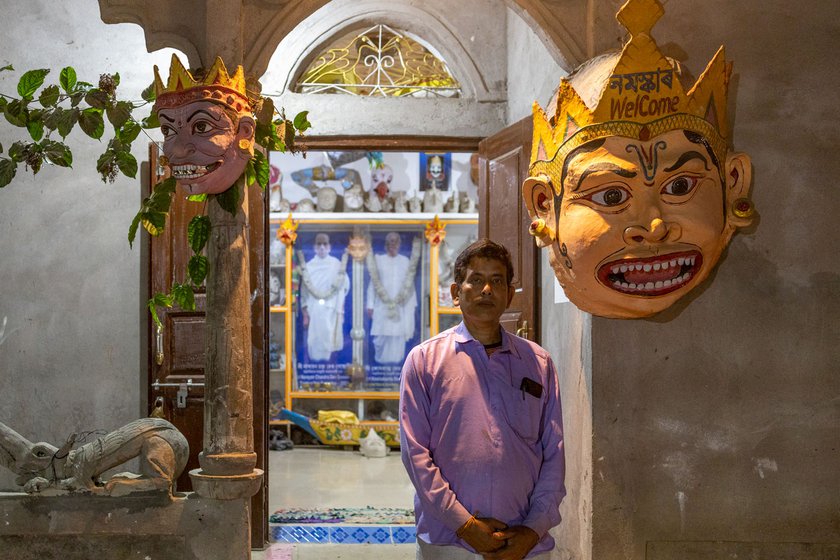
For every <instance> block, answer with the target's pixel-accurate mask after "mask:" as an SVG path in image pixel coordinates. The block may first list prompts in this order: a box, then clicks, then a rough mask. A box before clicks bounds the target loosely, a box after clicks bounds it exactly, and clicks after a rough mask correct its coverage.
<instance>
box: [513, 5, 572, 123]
mask: <svg viewBox="0 0 840 560" xmlns="http://www.w3.org/2000/svg"><path fill="white" fill-rule="evenodd" d="M507 68H508V73H507V124H513V123H515V122H517V121H518V120H520V119H523V118H525V117H530V116H531V115H532V110H531V108H532V106H533V103H534V101H537V102H539V104H540V105H541V106H543V107H545V106H546V105H547V104H548V102H549V101H550V100H551V96H552V95H554V91H555V90H556V89H557V85H558V84H559V83H560V78H561V77H563V76H565V75H566V74H568V72H569V71H570V70H572V69H571V68H565V69H564V68H563V66H562V65H561V62H560V61H559V60H557V59H555V58H554V57H553V56H552V53H551V52H550V51H549V50H548V49H547V48H546V46H545V45H544V44H543V43H542V42H540V40H539V38H538V37H537V35H536V33H535V32H534V29H532V28H531V27H529V25H528V23H527V22H526V21H524V20H523V19H522V17H520V15H518V14H517V12H514V11H513V10H511V9H508V10H507Z"/></svg>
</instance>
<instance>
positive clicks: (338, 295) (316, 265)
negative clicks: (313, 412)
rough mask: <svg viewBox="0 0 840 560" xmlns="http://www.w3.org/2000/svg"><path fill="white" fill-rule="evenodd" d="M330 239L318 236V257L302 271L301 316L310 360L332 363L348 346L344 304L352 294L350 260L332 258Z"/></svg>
mask: <svg viewBox="0 0 840 560" xmlns="http://www.w3.org/2000/svg"><path fill="white" fill-rule="evenodd" d="M331 248H332V247H331V246H330V237H329V236H328V235H327V234H326V233H319V234H318V235H316V236H315V256H314V257H312V258H311V259H310V260H308V261H307V262H306V264H305V266H303V267H301V280H302V282H301V289H300V299H301V304H300V305H301V313H302V315H303V326H304V328H305V329H307V331H306V332H307V335H306V350H307V352H308V354H309V359H310V360H314V361H319V362H322V361H326V360H329V359H330V357H331V355H332V353H333V352H336V351H339V350H341V349H342V347H343V346H344V331H343V328H342V327H343V325H344V301H345V299H346V298H347V292H349V291H350V279H349V278H347V271H346V268H347V260H346V259H342V260H338V259H337V258H335V257H333V256H332V255H330V250H331Z"/></svg>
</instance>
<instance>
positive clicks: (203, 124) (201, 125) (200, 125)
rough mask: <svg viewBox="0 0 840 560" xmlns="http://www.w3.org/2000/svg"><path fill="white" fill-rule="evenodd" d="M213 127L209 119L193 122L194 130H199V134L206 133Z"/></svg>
mask: <svg viewBox="0 0 840 560" xmlns="http://www.w3.org/2000/svg"><path fill="white" fill-rule="evenodd" d="M212 129H213V125H211V124H210V123H209V122H207V121H198V122H196V123H195V124H193V132H197V133H199V134H205V133H207V132H210V131H211V130H212Z"/></svg>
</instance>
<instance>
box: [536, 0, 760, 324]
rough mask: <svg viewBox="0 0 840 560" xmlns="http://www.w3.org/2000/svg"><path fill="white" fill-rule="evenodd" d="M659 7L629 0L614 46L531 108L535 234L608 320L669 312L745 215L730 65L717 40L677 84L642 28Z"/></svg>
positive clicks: (565, 276)
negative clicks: (692, 74)
mask: <svg viewBox="0 0 840 560" xmlns="http://www.w3.org/2000/svg"><path fill="white" fill-rule="evenodd" d="M662 14H663V9H662V5H661V4H660V3H659V1H658V0H628V2H627V3H626V4H625V5H624V6H623V7H622V8H621V10H619V12H618V16H617V17H618V20H619V22H620V23H621V24H622V25H624V27H626V28H627V30H628V31H629V32H630V40H629V41H628V42H627V44H626V45H625V46H624V48H623V50H622V51H621V52H620V53H613V54H607V55H602V56H600V57H596V58H594V59H592V60H590V61H588V62H586V63H584V64H583V65H582V66H581V67H580V68H578V69H577V70H576V71H575V72H574V73H573V74H572V75H571V76H569V77H568V78H564V79H563V80H562V81H561V83H560V87H559V88H558V90H557V93H556V94H555V97H554V99H553V100H552V102H551V106H550V107H549V111H548V112H545V111H543V110H542V109H541V108H540V107H539V105H538V104H536V103H535V104H534V138H533V147H532V151H531V166H530V177H529V178H528V179H527V180H526V181H525V184H524V185H523V192H522V194H523V197H524V199H525V203H526V206H527V207H528V212H529V213H530V215H531V218H532V219H533V222H532V223H531V233H532V234H533V235H534V237H535V239H536V241H537V245H539V246H541V247H548V248H549V251H550V253H549V260H550V261H551V265H552V267H553V268H554V272H555V274H556V276H557V279H558V280H559V281H560V284H561V285H562V286H563V289H564V291H565V292H566V295H567V296H568V298H569V300H571V301H572V303H574V304H575V305H576V306H577V307H579V308H580V309H582V310H584V311H588V312H590V313H592V314H594V315H600V316H603V317H616V318H636V317H646V316H650V315H653V314H655V313H658V312H660V311H662V310H664V309H666V308H668V307H670V306H671V305H672V304H673V303H674V302H676V301H677V300H678V299H680V298H681V297H683V296H684V295H686V294H687V293H688V292H690V291H691V290H693V289H694V288H695V287H697V286H698V285H700V283H701V282H703V281H704V280H705V279H706V278H707V277H708V275H709V273H710V272H711V271H712V269H714V267H715V265H716V264H717V262H718V260H719V259H720V256H721V254H722V252H723V250H724V249H725V248H726V246H727V244H728V243H729V240H730V239H731V237H732V234H733V233H734V232H735V230H736V229H737V228H739V227H745V226H748V225H749V224H750V223H751V222H752V215H753V208H752V204H751V202H750V201H749V199H748V198H747V195H748V193H749V187H750V180H751V167H750V160H749V157H748V156H747V155H745V154H738V153H730V152H729V151H728V144H727V137H728V123H727V117H726V102H727V101H726V99H727V85H728V82H729V75H730V73H731V64H727V63H726V62H725V61H724V54H723V47H721V48H720V50H718V52H717V54H716V55H715V56H714V58H713V59H712V61H711V62H710V63H709V65H708V66H707V67H706V70H705V71H704V72H703V74H702V75H701V76H700V78H699V79H698V80H697V82H696V83H695V84H694V85H693V86H692V87H691V88H690V89H688V91H686V90H685V89H684V88H683V84H682V82H681V78H682V76H681V71H680V67H679V65H678V64H677V63H676V62H675V61H673V60H671V59H668V58H666V57H665V56H664V55H662V53H661V52H660V51H659V49H658V47H657V45H656V43H655V42H654V40H653V39H652V38H651V36H650V30H651V28H652V27H653V25H654V24H655V23H656V21H657V20H658V19H659V18H660V17H661V16H662Z"/></svg>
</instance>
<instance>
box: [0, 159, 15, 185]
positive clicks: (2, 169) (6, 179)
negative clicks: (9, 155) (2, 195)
mask: <svg viewBox="0 0 840 560" xmlns="http://www.w3.org/2000/svg"><path fill="white" fill-rule="evenodd" d="M15 173H17V164H16V163H15V162H14V161H12V160H10V159H6V158H0V189H2V188H3V187H5V186H6V185H8V184H9V183H11V182H12V179H14V178H15Z"/></svg>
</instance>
